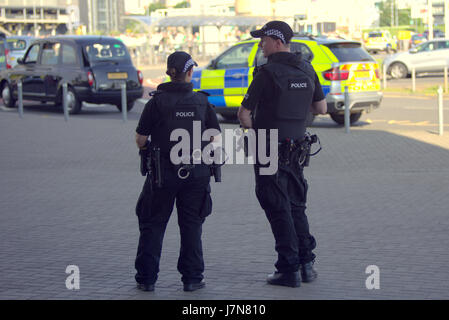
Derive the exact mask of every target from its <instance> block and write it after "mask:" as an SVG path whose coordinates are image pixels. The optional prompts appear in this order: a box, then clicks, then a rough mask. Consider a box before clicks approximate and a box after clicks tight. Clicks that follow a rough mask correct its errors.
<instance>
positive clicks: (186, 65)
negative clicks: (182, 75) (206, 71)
mask: <svg viewBox="0 0 449 320" xmlns="http://www.w3.org/2000/svg"><path fill="white" fill-rule="evenodd" d="M194 65H195V61H193V59H189V60H187V62H186V64H185V66H184V69H183V70H182V72H187V70H189V68H190V67H191V66H194Z"/></svg>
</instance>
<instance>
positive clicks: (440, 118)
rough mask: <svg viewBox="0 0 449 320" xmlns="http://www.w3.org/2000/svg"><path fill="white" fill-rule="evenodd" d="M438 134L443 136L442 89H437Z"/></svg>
mask: <svg viewBox="0 0 449 320" xmlns="http://www.w3.org/2000/svg"><path fill="white" fill-rule="evenodd" d="M438 134H439V135H440V136H442V135H443V88H441V86H440V87H439V88H438Z"/></svg>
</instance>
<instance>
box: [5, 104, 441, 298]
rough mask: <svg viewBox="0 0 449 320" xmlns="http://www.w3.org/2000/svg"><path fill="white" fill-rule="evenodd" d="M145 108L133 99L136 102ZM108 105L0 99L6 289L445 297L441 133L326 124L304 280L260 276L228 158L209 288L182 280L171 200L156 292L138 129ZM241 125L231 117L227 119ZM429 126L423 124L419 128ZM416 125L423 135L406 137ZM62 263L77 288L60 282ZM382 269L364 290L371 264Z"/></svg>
mask: <svg viewBox="0 0 449 320" xmlns="http://www.w3.org/2000/svg"><path fill="white" fill-rule="evenodd" d="M139 108H140V109H139ZM140 111H141V106H140V107H137V110H136V111H135V112H132V113H130V116H129V117H128V118H129V119H130V120H129V121H128V122H127V123H125V124H123V123H122V122H121V118H120V115H119V114H117V113H116V112H112V111H109V109H106V111H104V112H101V111H87V112H86V113H84V114H82V115H80V116H78V117H75V116H73V117H71V118H70V120H69V122H68V123H66V122H64V120H63V117H62V114H59V113H58V112H51V111H49V110H48V109H45V110H44V111H41V110H39V109H38V108H34V107H26V108H25V117H24V119H19V117H18V116H17V114H15V113H13V112H4V111H0V133H1V141H0V153H1V157H0V176H1V181H0V212H1V213H0V299H149V300H153V299H154V300H157V299H163V300H165V299H181V300H183V299H194V300H196V299H198V300H201V299H294V300H296V299H297V300H302V299H304V300H307V299H447V298H449V297H448V293H447V292H449V291H448V289H449V270H448V268H447V265H448V264H449V253H448V250H447V248H448V247H449V235H448V232H447V230H448V229H449V210H448V208H449V196H448V193H449V191H448V190H449V188H448V187H449V183H448V181H449V161H448V159H449V148H448V147H446V146H447V145H449V144H448V136H444V137H443V138H440V137H437V136H435V135H432V136H431V137H432V139H429V140H433V141H429V142H424V141H423V137H422V135H423V134H425V133H422V132H421V133H416V131H413V132H406V133H404V132H402V131H401V132H399V131H397V132H396V131H394V130H385V129H384V128H383V127H382V129H376V128H377V127H376V124H375V123H373V124H372V125H370V126H359V127H355V128H353V129H352V132H351V134H349V135H348V134H345V133H344V129H343V128H341V127H336V126H332V125H329V124H327V122H325V121H324V122H323V123H324V124H323V123H320V122H318V124H317V125H316V126H314V127H313V128H312V129H311V130H312V131H313V132H316V133H317V134H319V136H320V139H321V142H322V144H323V151H322V152H321V153H320V154H319V155H318V156H317V157H316V158H314V159H312V162H311V167H309V168H308V169H307V170H306V176H307V178H308V180H309V184H310V193H309V195H308V197H309V203H308V217H309V221H310V225H311V230H312V233H313V234H314V235H315V236H316V238H317V243H318V246H317V249H316V254H317V261H316V268H317V270H318V272H319V278H318V280H317V281H316V282H314V283H311V284H304V285H303V286H302V287H301V288H296V289H292V288H282V287H281V288H279V287H272V286H269V285H267V284H266V283H265V278H266V275H267V274H269V273H271V272H272V271H273V269H274V266H273V264H274V262H275V259H276V254H275V251H274V239H273V236H272V234H271V231H270V226H269V224H268V222H267V220H266V218H265V215H264V213H263V211H262V210H261V209H260V207H259V205H258V202H257V199H256V197H255V195H254V181H253V171H252V168H251V166H227V167H225V168H224V169H223V183H221V184H212V189H213V191H212V196H213V200H214V210H213V214H212V215H211V216H210V217H208V218H207V220H206V222H205V224H204V227H203V234H204V237H203V245H204V256H205V264H206V271H205V278H206V281H207V286H206V288H204V289H202V290H200V291H198V292H193V293H185V292H183V291H182V284H181V281H180V278H181V276H180V275H179V273H178V272H177V270H176V263H177V258H178V252H179V246H180V245H179V241H180V238H179V234H178V226H177V218H176V212H173V215H172V218H171V220H170V222H169V225H168V228H167V232H166V236H165V239H164V247H163V253H162V258H161V268H160V269H161V272H160V276H159V280H158V282H157V284H156V292H154V293H142V292H139V291H138V290H136V288H135V283H134V278H133V276H134V257H135V253H136V249H137V240H138V227H137V218H136V217H135V213H134V208H135V203H136V200H137V197H138V195H139V193H140V190H141V187H142V183H143V178H142V177H141V176H140V175H139V173H138V171H137V168H138V162H139V159H138V156H137V152H136V148H135V145H134V129H135V126H136V121H137V119H138V115H139V112H140ZM222 126H223V127H224V128H235V127H236V125H235V124H231V123H226V124H222ZM427 134H428V135H431V133H427ZM414 135H420V136H414ZM68 265H77V266H78V267H79V269H80V275H81V281H80V290H78V291H69V290H67V289H66V287H65V280H66V277H67V276H68V275H67V274H66V273H65V270H66V267H67V266H68ZM369 265H377V266H378V267H379V268H380V289H379V290H367V289H366V287H365V280H366V278H367V276H368V275H367V274H366V273H365V269H366V267H367V266H369Z"/></svg>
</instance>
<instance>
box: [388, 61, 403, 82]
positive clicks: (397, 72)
mask: <svg viewBox="0 0 449 320" xmlns="http://www.w3.org/2000/svg"><path fill="white" fill-rule="evenodd" d="M389 74H390V75H391V77H392V78H393V79H404V78H407V74H408V70H407V67H406V66H405V65H404V64H403V63H401V62H396V63H393V65H392V66H391V67H390V70H389Z"/></svg>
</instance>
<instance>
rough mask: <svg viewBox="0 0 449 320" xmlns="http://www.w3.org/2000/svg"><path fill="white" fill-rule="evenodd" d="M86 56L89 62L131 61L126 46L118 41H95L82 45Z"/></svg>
mask: <svg viewBox="0 0 449 320" xmlns="http://www.w3.org/2000/svg"><path fill="white" fill-rule="evenodd" d="M84 50H85V51H86V53H87V57H88V59H89V61H90V62H91V63H101V62H110V61H126V62H131V58H130V55H129V53H128V50H127V49H126V47H125V46H124V45H123V44H121V43H118V42H113V43H112V42H97V43H91V44H89V45H86V46H85V47H84Z"/></svg>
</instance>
